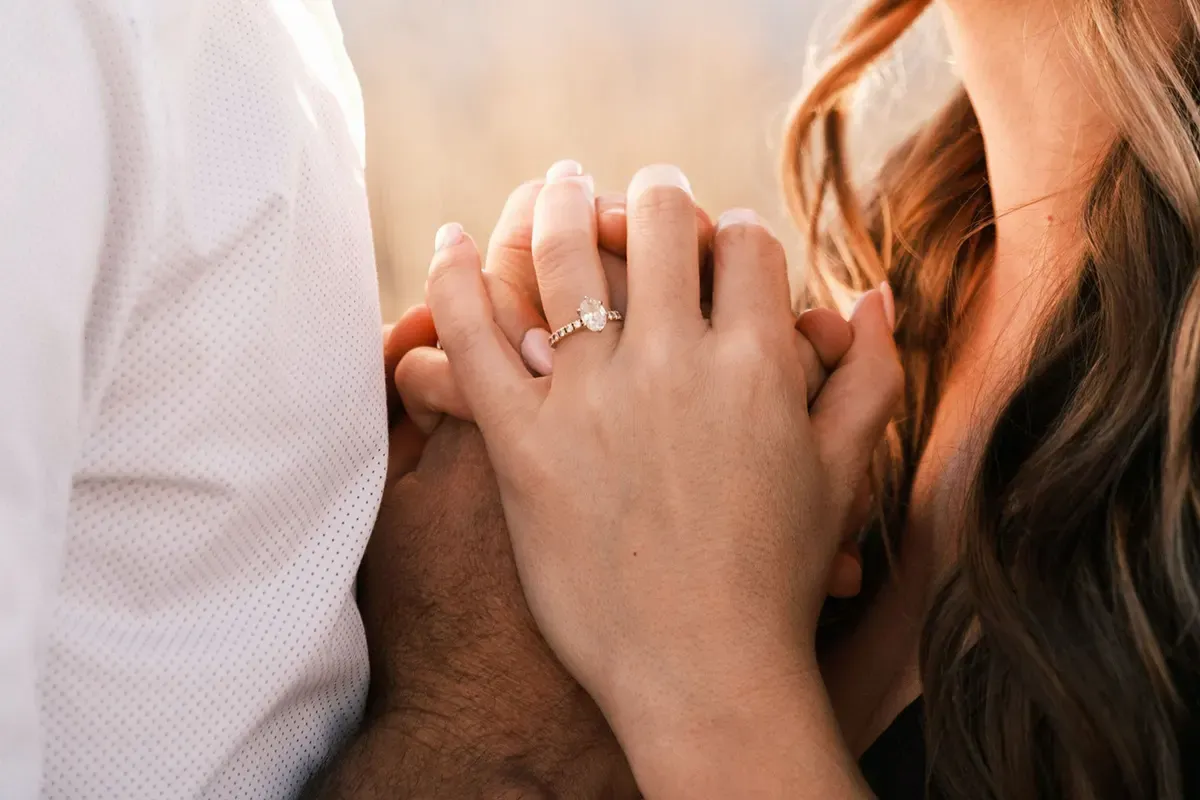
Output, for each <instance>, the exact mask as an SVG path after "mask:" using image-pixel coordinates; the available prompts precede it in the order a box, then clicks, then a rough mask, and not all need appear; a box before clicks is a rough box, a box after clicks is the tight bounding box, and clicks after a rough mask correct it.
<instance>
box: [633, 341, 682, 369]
mask: <svg viewBox="0 0 1200 800" xmlns="http://www.w3.org/2000/svg"><path fill="white" fill-rule="evenodd" d="M675 360H676V358H675V348H674V347H673V346H672V345H671V343H670V341H669V340H668V339H667V337H655V338H652V339H650V340H649V341H647V342H645V344H643V345H642V346H641V348H640V349H639V352H638V366H639V367H640V372H641V373H642V374H643V375H644V376H646V377H647V378H650V379H657V378H658V377H659V376H661V375H664V374H666V373H669V372H670V371H671V370H672V367H673V365H674V363H675Z"/></svg>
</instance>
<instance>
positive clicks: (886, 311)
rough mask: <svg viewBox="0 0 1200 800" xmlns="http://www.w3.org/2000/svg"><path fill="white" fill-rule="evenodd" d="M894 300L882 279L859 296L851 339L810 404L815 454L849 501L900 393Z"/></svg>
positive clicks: (901, 379) (899, 399)
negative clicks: (894, 335) (894, 324)
mask: <svg viewBox="0 0 1200 800" xmlns="http://www.w3.org/2000/svg"><path fill="white" fill-rule="evenodd" d="M894 319H895V300H894V298H893V297H892V291H891V287H889V286H888V285H887V284H886V283H885V284H883V285H882V286H881V287H880V288H879V289H875V290H872V291H870V292H868V293H867V294H865V295H863V297H862V299H861V300H860V301H859V303H858V305H857V306H856V307H855V309H854V313H853V314H851V316H850V327H851V328H853V330H854V341H853V343H852V344H851V345H850V349H849V350H848V351H847V352H846V355H845V357H843V358H842V360H841V363H840V364H839V365H838V367H837V369H836V370H834V372H833V374H832V375H830V376H829V380H828V382H826V384H825V387H824V388H823V389H822V390H821V394H820V396H819V397H818V398H817V401H816V403H815V404H814V406H813V409H812V424H813V430H814V433H815V434H816V438H817V447H818V448H819V450H820V452H821V458H822V461H823V463H824V464H825V465H826V467H827V468H828V469H829V470H830V472H831V474H832V477H833V479H834V481H835V483H834V485H835V486H837V487H838V488H839V489H844V490H845V497H844V498H843V499H844V500H845V501H846V502H847V503H849V502H851V500H852V499H853V497H854V494H855V492H856V490H857V488H858V485H859V482H860V481H861V478H862V476H863V475H865V474H867V471H868V470H869V469H870V465H871V458H872V456H873V455H874V453H875V450H876V448H877V447H878V446H879V443H880V442H881V441H882V440H883V437H884V433H885V431H886V430H887V426H888V423H889V422H890V421H891V419H892V417H893V415H894V414H895V412H896V410H897V408H898V407H899V404H900V401H901V398H902V396H903V393H904V371H903V369H902V368H901V365H900V356H899V353H898V352H897V351H896V343H895V340H894V339H893V338H892V326H893V322H892V321H893V320H894Z"/></svg>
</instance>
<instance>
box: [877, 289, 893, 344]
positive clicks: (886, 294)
mask: <svg viewBox="0 0 1200 800" xmlns="http://www.w3.org/2000/svg"><path fill="white" fill-rule="evenodd" d="M879 292H880V294H882V295H883V313H884V314H886V315H887V321H888V326H889V327H890V328H891V329H892V331H893V332H895V330H896V295H895V294H893V293H892V285H891V284H890V283H888V282H887V281H884V282H883V283H881V284H879Z"/></svg>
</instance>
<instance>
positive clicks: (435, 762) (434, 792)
mask: <svg viewBox="0 0 1200 800" xmlns="http://www.w3.org/2000/svg"><path fill="white" fill-rule="evenodd" d="M548 722H549V721H548ZM506 728H507V726H504V725H502V724H497V721H496V720H495V719H489V720H482V719H478V720H477V719H476V718H475V715H474V714H473V713H465V714H461V715H460V714H459V713H457V710H452V711H449V712H447V710H446V709H440V710H437V711H435V710H433V709H429V708H410V709H404V710H399V711H396V710H394V711H390V712H388V713H387V714H385V715H381V716H378V717H376V718H375V719H373V720H371V721H370V722H368V723H367V724H366V725H365V726H364V728H363V730H362V731H361V732H360V733H359V735H358V736H357V737H355V739H354V740H353V741H351V742H350V744H349V745H348V746H347V748H346V749H345V751H343V752H342V754H341V755H340V756H339V757H338V758H336V759H335V760H334V762H333V763H332V764H331V765H330V766H329V767H328V768H326V769H325V770H324V771H323V772H322V773H321V774H320V775H318V776H317V777H316V778H315V779H314V780H313V781H312V783H311V784H310V786H309V788H308V791H307V792H306V793H305V795H304V797H305V800H383V798H387V799H388V800H433V799H434V798H450V797H452V798H456V800H458V799H461V800H600V799H601V798H603V799H604V800H609V799H610V798H611V799H612V800H618V799H619V798H630V800H633V799H634V798H638V797H640V794H639V792H638V791H637V788H636V785H635V784H634V783H633V779H632V775H631V774H630V772H629V768H628V765H627V763H626V761H625V759H624V756H623V755H622V754H621V751H620V749H619V747H618V746H617V745H616V742H615V740H613V739H612V738H611V736H599V735H596V734H591V733H581V732H579V731H578V730H575V731H566V730H563V731H560V732H559V733H560V735H558V736H555V735H554V733H553V732H552V731H551V730H545V731H542V732H540V733H539V734H538V735H536V736H534V735H531V734H529V733H527V732H523V731H519V730H513V729H506Z"/></svg>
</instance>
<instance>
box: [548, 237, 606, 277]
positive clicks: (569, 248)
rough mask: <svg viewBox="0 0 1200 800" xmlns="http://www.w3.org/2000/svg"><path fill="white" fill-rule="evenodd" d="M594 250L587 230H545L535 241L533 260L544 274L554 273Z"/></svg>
mask: <svg viewBox="0 0 1200 800" xmlns="http://www.w3.org/2000/svg"><path fill="white" fill-rule="evenodd" d="M594 250H595V246H594V245H593V244H592V241H591V238H590V237H589V236H588V235H587V233H586V232H585V231H582V230H572V229H560V230H552V231H545V232H543V233H541V235H539V236H538V238H537V239H535V240H534V242H533V260H534V263H535V264H536V265H537V267H538V269H539V270H540V271H541V272H542V273H543V274H546V273H554V272H557V271H560V270H562V269H564V268H567V267H569V266H570V265H572V264H573V263H575V262H577V261H578V260H579V259H581V258H583V257H585V256H587V255H588V254H589V252H590V251H594Z"/></svg>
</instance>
